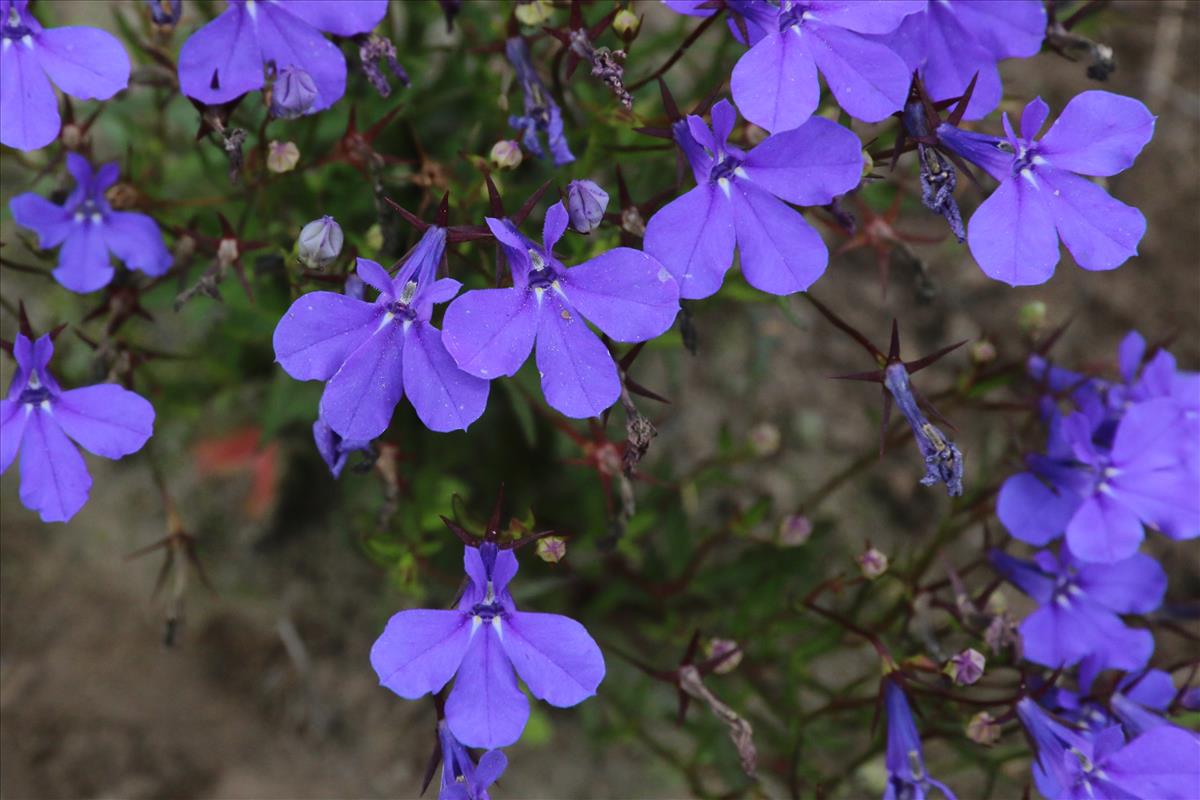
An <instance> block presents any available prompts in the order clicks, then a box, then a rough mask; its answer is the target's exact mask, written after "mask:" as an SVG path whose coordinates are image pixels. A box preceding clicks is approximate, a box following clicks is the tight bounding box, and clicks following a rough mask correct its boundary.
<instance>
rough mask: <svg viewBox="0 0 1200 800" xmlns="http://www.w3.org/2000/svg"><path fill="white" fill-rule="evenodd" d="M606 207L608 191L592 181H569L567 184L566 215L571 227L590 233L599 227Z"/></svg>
mask: <svg viewBox="0 0 1200 800" xmlns="http://www.w3.org/2000/svg"><path fill="white" fill-rule="evenodd" d="M606 208H608V192H606V191H604V190H603V189H601V188H600V187H599V186H597V185H596V184H595V183H594V182H592V181H571V182H570V183H569V184H567V216H568V217H569V218H570V220H571V228H572V229H573V230H576V231H578V232H579V233H591V232H592V231H594V230H596V228H598V227H600V221H601V220H603V219H604V210H605V209H606Z"/></svg>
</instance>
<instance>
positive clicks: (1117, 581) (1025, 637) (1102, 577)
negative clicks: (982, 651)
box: [990, 550, 1167, 675]
mask: <svg viewBox="0 0 1200 800" xmlns="http://www.w3.org/2000/svg"><path fill="white" fill-rule="evenodd" d="M990 558H991V561H992V564H993V565H994V566H995V568H996V570H997V571H998V572H999V573H1000V574H1001V575H1003V576H1004V577H1005V578H1006V579H1008V580H1009V581H1010V582H1011V583H1013V584H1014V585H1016V586H1017V588H1019V589H1020V590H1021V591H1023V592H1025V594H1027V595H1029V596H1030V597H1031V598H1033V599H1034V600H1035V601H1036V602H1037V604H1038V609H1037V610H1036V611H1034V612H1033V613H1032V614H1030V615H1029V616H1028V617H1026V618H1025V621H1024V622H1022V623H1021V628H1020V632H1021V641H1022V644H1023V646H1024V653H1025V658H1027V659H1029V660H1030V661H1033V662H1035V663H1037V664H1044V665H1045V666H1048V667H1062V666H1072V665H1074V664H1077V663H1079V662H1081V661H1082V662H1086V663H1085V664H1084V672H1086V673H1089V674H1091V675H1094V674H1095V673H1096V672H1099V671H1100V670H1102V669H1122V670H1136V669H1141V668H1142V667H1144V666H1145V665H1146V662H1147V661H1148V660H1149V658H1150V655H1151V654H1152V653H1153V651H1154V637H1153V636H1151V635H1150V632H1149V631H1145V630H1137V629H1134V628H1129V627H1127V626H1126V625H1125V624H1124V623H1123V622H1122V621H1121V619H1120V617H1119V616H1118V615H1119V614H1146V613H1149V612H1151V611H1153V610H1154V609H1156V608H1158V606H1159V604H1161V603H1162V598H1163V594H1164V593H1165V592H1166V589H1167V576H1166V573H1165V572H1163V569H1162V567H1161V566H1159V564H1158V562H1157V561H1155V560H1154V559H1152V558H1150V556H1147V555H1143V554H1141V553H1139V554H1136V555H1134V556H1132V557H1130V558H1127V559H1125V560H1123V561H1118V562H1116V563H1115V564H1087V563H1084V562H1081V561H1079V560H1077V559H1075V558H1073V557H1072V556H1071V554H1070V553H1069V552H1067V551H1066V550H1063V551H1061V552H1060V553H1059V554H1058V555H1055V554H1054V553H1051V552H1050V551H1048V550H1043V551H1040V552H1038V553H1037V554H1035V555H1034V557H1033V560H1032V561H1025V560H1022V559H1018V558H1014V557H1013V556H1010V555H1007V554H1005V553H1000V552H997V551H993V552H992V553H991V554H990Z"/></svg>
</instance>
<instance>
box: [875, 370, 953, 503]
mask: <svg viewBox="0 0 1200 800" xmlns="http://www.w3.org/2000/svg"><path fill="white" fill-rule="evenodd" d="M883 385H884V387H885V388H886V389H887V390H888V392H890V393H891V395H892V397H893V398H894V399H895V401H896V407H897V408H899V409H900V413H901V414H903V415H904V418H905V419H906V420H908V425H909V427H910V428H912V432H913V438H914V439H915V440H916V442H917V447H918V448H919V449H920V451H921V456H922V457H923V458H924V459H925V477H923V478H921V485H922V486H933V485H934V484H936V483H944V484H946V494H948V495H950V496H951V497H957V496H959V495H961V494H962V493H963V456H962V452H961V451H960V450H959V449H958V446H957V445H955V444H954V442H952V441H950V439H949V438H947V437H946V435H945V434H944V433H942V432H941V431H940V430H938V428H937V427H936V426H935V425H934V424H933V423H932V422H930V421H929V420H928V419H927V418H926V417H925V413H924V412H923V411H921V407H920V406H919V405H918V404H917V399H916V398H915V397H914V396H913V392H912V386H911V385H910V384H909V382H908V368H907V367H906V366H905V365H904V363H903V362H897V363H894V364H889V365H888V366H887V367H886V368H885V369H884V371H883Z"/></svg>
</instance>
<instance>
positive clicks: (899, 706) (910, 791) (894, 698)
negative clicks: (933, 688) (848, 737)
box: [883, 680, 955, 800]
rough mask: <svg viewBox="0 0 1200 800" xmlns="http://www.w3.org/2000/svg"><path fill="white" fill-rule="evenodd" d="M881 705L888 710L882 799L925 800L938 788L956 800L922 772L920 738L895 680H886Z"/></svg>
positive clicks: (901, 690) (905, 700)
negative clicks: (884, 786) (885, 764)
mask: <svg viewBox="0 0 1200 800" xmlns="http://www.w3.org/2000/svg"><path fill="white" fill-rule="evenodd" d="M883 702H884V706H885V708H886V709H887V754H886V763H887V771H888V782H887V789H885V790H884V792H883V800H925V798H926V797H928V796H929V792H930V790H931V789H937V790H938V792H940V793H941V794H942V795H944V796H945V797H947V798H949V800H955V798H954V793H953V792H952V791H950V789H948V788H947V787H946V785H945V784H944V783H942V782H941V781H937V780H934V779H933V778H931V777H929V773H927V772H926V771H925V756H924V755H923V754H922V752H921V736H920V734H918V733H917V725H916V723H915V722H914V721H913V716H912V709H910V708H909V707H908V699H907V698H905V696H904V690H903V689H901V688H900V686H899V685H898V684H897V683H896V682H895V681H893V680H888V681H885V683H884V686H883Z"/></svg>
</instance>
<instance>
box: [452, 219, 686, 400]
mask: <svg viewBox="0 0 1200 800" xmlns="http://www.w3.org/2000/svg"><path fill="white" fill-rule="evenodd" d="M567 221H568V220H567V210H566V208H564V207H563V204H562V203H561V202H559V203H555V204H554V205H553V206H551V207H550V209H549V210H548V211H547V212H546V221H545V224H544V227H543V229H542V245H541V246H538V245H536V244H534V243H533V242H532V241H530V240H529V239H528V238H526V237H525V236H524V235H523V234H521V232H520V231H518V230H517V228H516V226H514V225H513V224H512V223H511V222H509V221H508V220H505V219H495V218H493V217H488V218H487V224H488V227H490V228H491V230H492V233H493V234H494V235H495V236H496V238H497V239H498V240H499V241H500V244H501V246H502V247H503V249H504V254H505V257H506V258H507V260H508V264H509V267H510V269H511V270H512V278H513V285H512V286H511V287H509V288H504V289H477V290H474V291H469V292H466V293H464V294H463V295H462V296H461V297H459V298H458V299H457V300H455V301H454V302H453V303H451V304H450V307H449V308H448V309H446V318H445V321H444V323H443V325H444V327H445V341H446V349H447V350H449V351H450V355H452V356H453V357H454V360H455V361H456V362H457V363H458V366H459V367H461V368H462V369H464V370H466V371H467V372H469V373H470V374H472V375H477V376H479V377H480V378H487V379H489V380H490V379H492V378H499V377H501V376H506V375H513V374H515V373H516V371H517V370H519V369H520V368H521V365H522V364H524V363H525V361H526V360H527V359H528V358H529V352H530V350H531V349H533V346H534V342H535V340H536V342H537V367H538V372H539V373H540V374H541V378H542V391H543V393H544V394H545V395H546V402H547V403H549V404H550V405H551V406H552V407H553V408H555V409H557V410H558V411H560V412H562V413H563V414H566V415H567V416H568V417H576V418H582V417H593V416H597V415H599V414H601V413H603V412H604V410H605V409H607V408H609V407H610V406H612V404H613V403H615V402H616V401H617V398H618V397H619V396H620V393H621V380H620V377H619V376H618V374H617V365H616V363H615V362H614V361H613V358H612V355H611V354H610V353H609V351H608V348H606V347H605V346H604V344H603V343H602V342H601V341H600V339H599V337H597V336H596V334H595V333H593V332H592V331H591V329H589V328H588V326H587V322H591V323H592V324H594V325H595V326H596V327H597V328H599V329H600V330H601V331H603V332H604V333H605V334H607V335H608V336H609V337H610V338H612V339H614V340H616V341H618V342H644V341H646V340H648V339H653V338H654V337H655V336H658V335H659V334H660V333H662V332H663V331H665V330H667V328H669V327H671V323H672V322H673V321H674V320H675V315H676V314H677V313H678V312H679V288H678V286H677V285H676V284H675V280H674V279H673V278H672V277H671V275H670V273H669V272H668V271H667V270H666V269H665V268H664V267H663V265H662V264H660V263H659V262H658V261H657V260H655V259H654V258H653V257H651V256H650V255H647V254H646V253H643V252H640V251H638V250H633V249H631V248H628V247H617V248H614V249H612V250H609V251H608V252H607V253H603V254H601V255H599V256H597V257H596V258H593V259H591V260H589V261H585V262H584V263H582V264H580V265H578V266H576V267H571V268H569V269H568V268H567V267H565V266H564V265H563V263H562V262H561V261H559V260H558V258H557V257H555V255H554V245H555V243H557V242H558V240H559V239H561V238H562V235H563V233H564V232H565V231H566V229H567Z"/></svg>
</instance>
